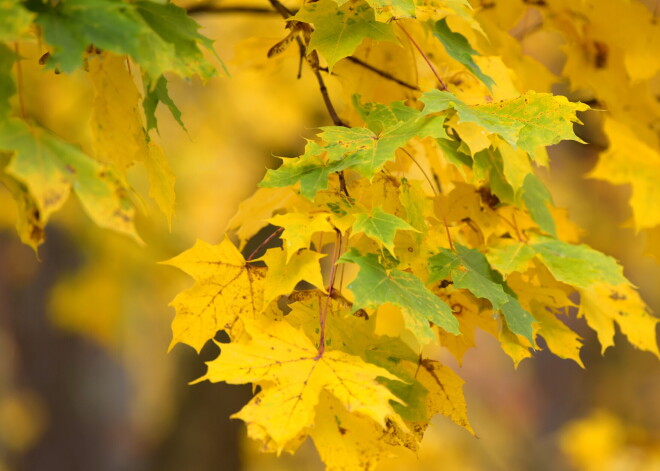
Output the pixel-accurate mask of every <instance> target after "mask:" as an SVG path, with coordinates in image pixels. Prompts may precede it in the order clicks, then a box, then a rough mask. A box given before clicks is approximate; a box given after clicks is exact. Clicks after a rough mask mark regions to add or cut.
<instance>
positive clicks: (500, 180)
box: [472, 148, 514, 203]
mask: <svg viewBox="0 0 660 471" xmlns="http://www.w3.org/2000/svg"><path fill="white" fill-rule="evenodd" d="M472 170H473V171H474V176H475V178H477V179H478V180H484V181H488V185H489V187H490V189H491V191H492V192H493V193H494V194H495V195H497V197H498V198H499V199H500V200H502V201H504V202H506V203H513V201H514V192H513V188H512V187H511V185H510V184H509V182H508V181H507V180H506V177H505V175H504V162H503V160H502V155H501V154H500V153H499V152H498V151H497V150H493V149H492V148H488V149H484V150H482V151H481V152H477V153H476V154H475V155H474V158H473V165H472Z"/></svg>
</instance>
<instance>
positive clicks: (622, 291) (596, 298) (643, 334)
mask: <svg viewBox="0 0 660 471" xmlns="http://www.w3.org/2000/svg"><path fill="white" fill-rule="evenodd" d="M579 292H580V311H579V313H578V315H579V316H580V317H584V318H585V319H586V321H587V324H589V327H591V328H592V329H594V330H595V331H596V333H597V334H598V341H599V342H600V345H601V350H602V353H605V350H606V349H607V348H608V347H610V346H612V345H614V322H615V321H616V323H617V324H618V325H619V327H620V328H621V332H623V334H624V335H625V336H626V337H627V338H628V340H629V341H630V343H632V344H633V345H634V346H636V347H637V348H639V349H641V350H645V351H648V352H651V353H653V354H654V355H655V356H656V357H658V358H660V351H658V344H657V341H656V336H655V331H656V324H657V323H658V319H657V318H655V317H653V316H652V315H651V314H650V313H649V309H648V307H647V306H646V304H645V303H644V301H642V299H641V298H640V296H639V294H638V293H637V291H635V289H634V288H633V287H632V286H631V285H630V284H629V283H623V284H618V285H615V284H609V283H598V284H594V285H593V286H590V287H588V288H581V289H579Z"/></svg>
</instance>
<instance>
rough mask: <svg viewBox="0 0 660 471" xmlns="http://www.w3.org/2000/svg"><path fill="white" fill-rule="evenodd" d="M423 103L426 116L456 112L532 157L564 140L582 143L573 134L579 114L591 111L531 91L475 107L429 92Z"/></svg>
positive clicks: (582, 105) (438, 92)
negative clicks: (543, 147)
mask: <svg viewBox="0 0 660 471" xmlns="http://www.w3.org/2000/svg"><path fill="white" fill-rule="evenodd" d="M420 100H421V101H422V102H423V103H424V104H425V105H426V107H425V108H424V113H435V112H439V111H444V110H447V109H450V108H452V109H455V110H456V113H457V114H458V117H459V120H460V122H471V123H476V124H478V125H479V126H481V127H483V128H484V129H485V130H486V131H488V132H491V133H497V134H499V135H500V136H501V137H502V138H503V139H504V140H505V141H506V142H508V143H509V144H511V145H512V146H514V147H520V148H521V149H523V150H524V151H526V152H528V153H529V154H530V155H532V156H533V155H534V152H535V151H536V150H537V148H539V147H542V146H549V145H552V144H556V143H558V142H559V141H561V140H564V139H569V140H575V141H578V142H582V141H581V140H580V139H579V138H578V137H577V136H576V135H575V133H574V132H573V123H574V122H579V120H578V119H577V117H576V116H575V113H576V111H586V110H588V109H589V107H588V106H587V105H585V104H583V103H571V102H569V101H568V100H567V99H566V98H565V97H563V96H553V95H551V94H549V93H536V92H531V91H530V92H527V93H526V94H524V95H522V96H520V97H518V98H514V99H512V100H503V101H501V102H499V103H485V104H482V105H475V106H469V105H466V104H465V103H463V102H462V101H461V100H459V99H458V98H457V97H456V96H454V95H453V94H451V93H449V92H447V91H441V90H432V91H430V92H426V93H424V95H422V97H421V98H420Z"/></svg>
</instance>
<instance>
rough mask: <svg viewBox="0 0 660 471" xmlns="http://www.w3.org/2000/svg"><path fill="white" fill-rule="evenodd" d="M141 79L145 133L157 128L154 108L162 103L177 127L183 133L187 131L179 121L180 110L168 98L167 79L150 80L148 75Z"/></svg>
mask: <svg viewBox="0 0 660 471" xmlns="http://www.w3.org/2000/svg"><path fill="white" fill-rule="evenodd" d="M143 79H144V81H145V87H144V88H145V90H146V96H145V97H144V100H143V101H142V107H143V108H144V115H145V117H146V119H147V126H146V130H147V132H149V131H150V130H152V129H157V128H158V120H157V119H156V108H157V107H158V104H159V103H163V104H164V105H165V106H167V108H168V109H169V110H170V113H171V114H172V116H173V117H174V119H175V120H176V122H177V123H179V126H181V127H182V128H183V130H184V131H187V129H186V126H185V125H184V124H183V121H182V119H181V110H180V109H179V108H178V107H177V106H176V104H175V103H174V101H172V98H170V92H169V90H168V89H167V79H166V78H165V76H163V75H161V76H160V77H158V78H157V79H155V80H152V78H151V77H149V75H148V74H144V77H143Z"/></svg>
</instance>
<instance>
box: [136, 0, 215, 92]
mask: <svg viewBox="0 0 660 471" xmlns="http://www.w3.org/2000/svg"><path fill="white" fill-rule="evenodd" d="M135 6H136V9H137V12H138V14H139V15H140V16H141V17H142V18H143V19H144V21H145V22H146V23H147V24H148V25H149V27H150V28H151V30H152V31H153V32H155V34H156V35H158V37H160V38H161V39H162V40H163V41H165V42H166V43H167V44H168V45H171V46H172V47H173V48H174V57H173V58H172V60H173V61H172V63H171V64H168V66H169V67H171V68H172V70H174V71H176V72H177V73H179V75H182V76H189V75H194V74H197V75H199V76H200V77H202V78H204V79H209V78H211V77H212V76H213V75H214V73H215V71H214V68H213V66H212V65H210V64H209V63H208V62H207V61H206V59H204V56H203V54H202V51H201V50H200V48H199V46H200V45H201V46H203V47H204V48H206V49H208V50H209V51H212V52H213V53H214V54H215V51H214V49H213V41H212V40H210V39H209V38H207V37H205V36H203V35H201V34H199V32H198V31H197V30H198V29H199V24H197V22H196V21H195V20H193V19H192V18H190V17H189V16H188V14H187V13H186V10H184V9H183V8H181V7H178V6H176V5H174V4H172V3H166V4H159V3H155V2H146V1H141V2H136V3H135ZM144 46H147V48H144ZM152 57H154V55H153V53H152V51H149V50H148V45H147V44H141V48H140V58H141V59H138V62H139V63H141V64H142V63H147V62H148V60H149V59H150V58H152ZM216 57H217V55H216ZM153 67H154V68H156V69H160V68H161V67H162V65H161V64H159V63H154V65H153ZM166 67H167V66H166ZM147 69H149V67H147ZM160 72H161V73H160V74H162V72H164V70H161V71H160ZM160 74H158V73H156V74H152V76H153V77H158V76H159V75H160Z"/></svg>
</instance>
